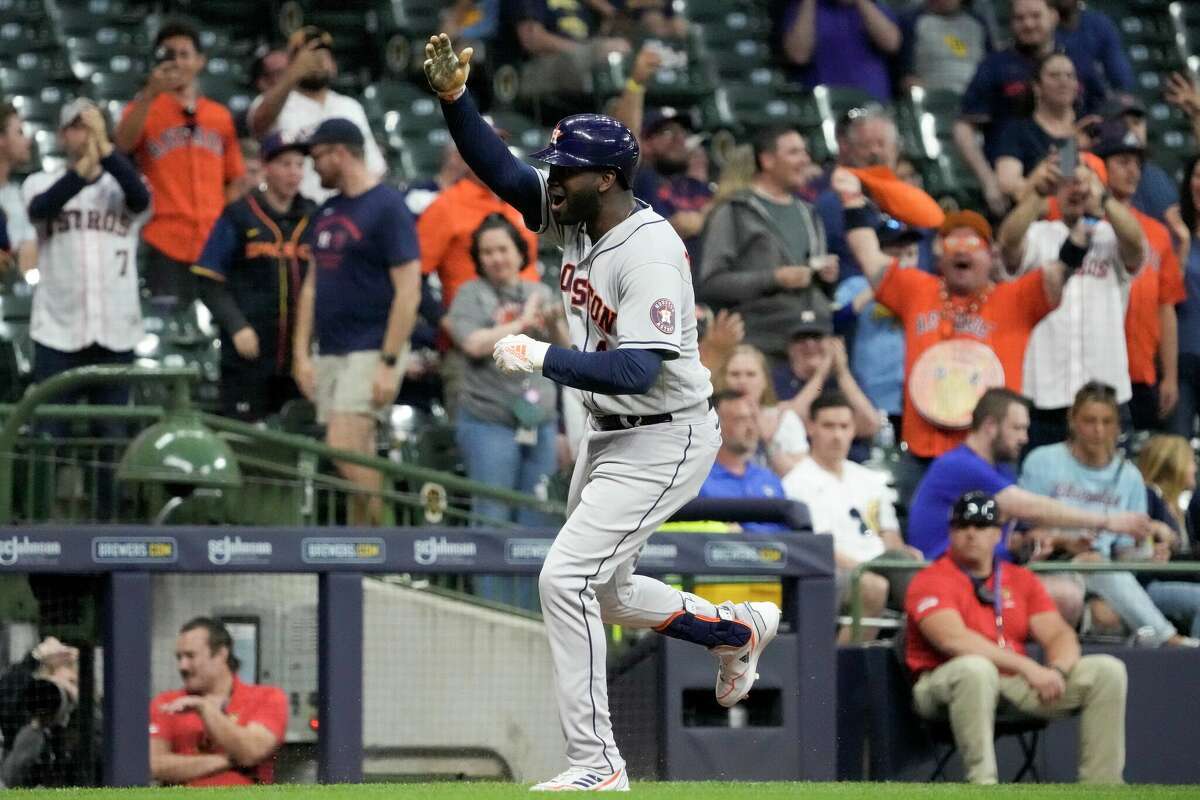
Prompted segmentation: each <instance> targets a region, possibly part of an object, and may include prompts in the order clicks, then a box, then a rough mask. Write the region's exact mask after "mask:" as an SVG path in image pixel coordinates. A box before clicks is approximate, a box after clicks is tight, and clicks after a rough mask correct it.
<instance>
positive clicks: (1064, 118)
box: [995, 52, 1079, 203]
mask: <svg viewBox="0 0 1200 800" xmlns="http://www.w3.org/2000/svg"><path fill="white" fill-rule="evenodd" d="M1031 86H1032V89H1033V101H1034V107H1033V114H1032V115H1030V116H1029V117H1023V118H1020V119H1014V120H1011V121H1009V123H1008V124H1007V125H1006V126H1005V128H1004V130H1002V131H1001V132H1000V141H999V143H998V144H997V145H996V163H995V167H996V180H997V181H998V182H999V183H1000V189H1001V190H1002V191H1003V192H1004V193H1005V194H1007V195H1008V196H1009V197H1010V198H1011V199H1012V200H1013V202H1014V203H1015V202H1017V201H1018V200H1020V198H1021V197H1022V196H1023V195H1024V194H1025V189H1026V183H1027V176H1029V175H1030V174H1031V173H1032V172H1033V171H1034V169H1036V168H1037V165H1038V164H1039V163H1041V161H1042V160H1043V159H1044V158H1046V156H1047V155H1048V154H1050V153H1051V152H1058V153H1061V154H1062V155H1063V156H1064V161H1063V163H1064V164H1069V163H1070V160H1071V159H1073V158H1074V157H1075V156H1074V154H1073V153H1072V152H1071V150H1072V149H1073V148H1074V147H1075V98H1076V96H1078V94H1079V79H1078V78H1077V77H1075V65H1074V64H1073V63H1072V62H1071V59H1070V58H1068V57H1067V55H1066V54H1065V53H1059V52H1053V53H1050V54H1049V55H1047V56H1044V57H1042V58H1041V59H1040V60H1039V61H1038V64H1037V67H1036V69H1035V70H1034V73H1033V81H1032V84H1031ZM1068 171H1069V167H1068Z"/></svg>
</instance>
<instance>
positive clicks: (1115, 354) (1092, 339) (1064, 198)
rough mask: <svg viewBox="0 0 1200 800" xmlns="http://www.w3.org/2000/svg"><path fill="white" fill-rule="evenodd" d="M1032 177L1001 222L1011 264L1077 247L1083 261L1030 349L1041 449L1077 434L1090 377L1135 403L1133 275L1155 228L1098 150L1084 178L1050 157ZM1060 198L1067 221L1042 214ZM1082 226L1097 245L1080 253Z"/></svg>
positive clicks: (1024, 264) (1029, 380)
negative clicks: (1123, 192) (1118, 193)
mask: <svg viewBox="0 0 1200 800" xmlns="http://www.w3.org/2000/svg"><path fill="white" fill-rule="evenodd" d="M1031 179H1032V181H1033V183H1034V186H1037V187H1040V188H1038V189H1037V190H1032V189H1031V190H1030V191H1029V192H1027V194H1026V196H1025V197H1024V198H1022V200H1021V202H1020V204H1019V205H1018V206H1017V207H1016V208H1015V209H1013V212H1012V213H1011V214H1009V215H1008V217H1007V218H1006V219H1005V220H1004V224H1003V225H1001V226H1000V234H999V239H1000V250H1001V253H1002V254H1003V256H1004V260H1005V264H1006V266H1008V268H1009V269H1010V270H1011V271H1015V272H1017V273H1019V274H1021V275H1026V274H1029V273H1030V272H1031V271H1037V270H1040V269H1043V268H1044V266H1043V265H1045V264H1047V263H1050V262H1053V261H1055V260H1056V257H1057V259H1058V260H1059V261H1060V263H1061V262H1062V261H1063V259H1064V255H1068V254H1069V256H1070V259H1072V260H1073V261H1074V263H1075V266H1076V268H1077V269H1076V270H1072V272H1073V275H1072V280H1070V281H1069V282H1067V283H1066V285H1065V287H1064V289H1063V292H1062V304H1061V305H1059V307H1058V308H1056V309H1055V310H1054V311H1053V312H1052V313H1051V314H1048V315H1047V316H1046V319H1045V320H1043V321H1041V322H1040V323H1039V324H1038V326H1037V328H1036V329H1035V330H1034V332H1033V335H1032V336H1030V338H1029V347H1028V349H1027V350H1026V352H1025V369H1024V372H1023V377H1024V383H1023V384H1022V393H1023V394H1024V395H1025V396H1026V397H1028V398H1029V399H1030V400H1032V401H1033V407H1034V408H1033V424H1032V427H1031V429H1030V432H1029V445H1030V447H1031V448H1033V447H1040V446H1041V445H1044V444H1054V443H1055V442H1061V441H1062V440H1063V439H1065V438H1067V410H1068V408H1069V407H1070V405H1071V402H1072V400H1073V399H1074V397H1075V392H1076V391H1078V390H1079V387H1081V386H1083V385H1084V384H1085V383H1087V382H1088V381H1091V380H1099V381H1103V382H1104V383H1106V384H1108V385H1110V386H1115V387H1116V390H1117V402H1118V403H1121V404H1122V405H1126V404H1128V403H1129V400H1130V398H1131V397H1132V388H1131V385H1130V380H1129V359H1128V352H1127V349H1126V345H1125V326H1124V320H1125V307H1126V305H1127V303H1128V301H1129V285H1130V276H1131V275H1133V274H1134V273H1136V272H1137V271H1138V270H1139V269H1140V268H1141V266H1142V261H1143V253H1144V247H1143V242H1144V239H1145V234H1143V233H1142V226H1141V225H1139V224H1138V221H1137V218H1136V217H1134V215H1133V212H1132V210H1131V209H1130V208H1129V207H1128V206H1126V205H1125V204H1124V203H1121V202H1120V201H1118V200H1117V199H1116V198H1115V197H1113V196H1112V195H1111V194H1110V193H1109V191H1108V170H1107V168H1106V167H1105V166H1104V162H1103V161H1101V160H1100V159H1099V158H1097V157H1096V156H1094V155H1092V154H1091V153H1085V154H1084V157H1083V158H1082V159H1081V161H1080V163H1079V165H1078V167H1077V168H1076V170H1075V173H1074V175H1066V176H1061V177H1060V176H1058V175H1057V169H1055V165H1054V159H1050V160H1049V163H1047V162H1043V163H1042V164H1041V165H1039V166H1038V168H1037V169H1036V170H1034V175H1032V176H1031ZM1051 195H1053V197H1054V198H1055V200H1057V204H1058V210H1059V216H1060V218H1059V219H1039V218H1040V217H1045V216H1047V214H1048V212H1049V211H1050V196H1051ZM1035 220H1036V221H1035ZM1080 228H1083V229H1086V231H1087V240H1088V244H1087V245H1086V246H1083V247H1082V249H1081V250H1074V249H1072V248H1071V247H1070V246H1069V242H1070V241H1071V240H1072V239H1073V238H1074V236H1075V234H1074V233H1073V231H1077V230H1079V229H1080ZM1080 244H1081V245H1082V242H1080ZM1127 414H1128V406H1127V405H1126V407H1125V408H1123V409H1122V415H1127ZM1127 421H1128V418H1127V417H1126V422H1127Z"/></svg>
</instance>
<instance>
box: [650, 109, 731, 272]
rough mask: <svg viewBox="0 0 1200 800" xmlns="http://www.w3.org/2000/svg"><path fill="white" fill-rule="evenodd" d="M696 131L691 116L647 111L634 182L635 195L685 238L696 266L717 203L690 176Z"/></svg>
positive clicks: (703, 185) (710, 191) (702, 184)
mask: <svg viewBox="0 0 1200 800" xmlns="http://www.w3.org/2000/svg"><path fill="white" fill-rule="evenodd" d="M694 130H695V128H694V126H693V123H692V119H691V117H690V115H689V114H687V113H684V112H679V111H677V110H675V109H674V108H671V107H669V106H666V107H663V108H656V109H651V110H650V111H648V112H646V120H645V122H643V123H642V135H641V137H640V139H639V141H640V142H641V146H642V160H641V162H640V163H639V164H638V171H637V176H636V177H635V178H634V179H633V195H634V197H638V198H640V199H642V200H645V201H646V202H647V203H649V204H650V207H651V208H653V209H654V210H655V211H657V212H658V213H659V214H660V215H661V216H662V218H663V219H665V220H667V222H669V223H671V227H672V228H674V229H675V232H676V233H678V234H679V238H680V239H683V244H684V246H685V247H687V251H688V255H689V256H690V257H691V259H692V263H693V264H699V263H700V244H701V237H700V234H701V233H702V232H703V230H704V222H705V220H707V219H708V211H709V209H710V208H712V204H713V189H712V187H711V186H710V185H709V184H707V183H705V182H704V181H702V180H699V179H697V178H693V177H692V176H691V175H688V174H687V168H688V158H689V155H690V151H689V148H688V136H689V135H690V134H691V133H693V132H694Z"/></svg>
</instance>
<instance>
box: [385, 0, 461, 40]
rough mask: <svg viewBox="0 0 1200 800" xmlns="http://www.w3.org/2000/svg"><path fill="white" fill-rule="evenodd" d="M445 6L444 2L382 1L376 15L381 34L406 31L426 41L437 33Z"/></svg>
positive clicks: (435, 0)
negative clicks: (426, 38)
mask: <svg viewBox="0 0 1200 800" xmlns="http://www.w3.org/2000/svg"><path fill="white" fill-rule="evenodd" d="M445 6H446V3H444V2H442V0H380V2H377V3H376V4H375V13H376V15H377V19H378V20H379V30H380V32H381V33H384V34H388V33H394V32H396V31H406V32H409V33H411V34H413V35H414V36H415V37H416V38H418V39H424V38H425V37H427V36H429V35H431V34H433V33H435V32H436V31H437V28H438V23H439V21H440V17H441V12H442V9H443V8H445Z"/></svg>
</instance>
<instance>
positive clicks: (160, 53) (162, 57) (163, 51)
mask: <svg viewBox="0 0 1200 800" xmlns="http://www.w3.org/2000/svg"><path fill="white" fill-rule="evenodd" d="M177 58H179V54H178V53H176V52H175V50H174V49H173V48H170V47H167V46H166V45H162V46H160V47H159V48H158V49H157V50H155V51H154V66H156V67H157V66H158V65H159V64H165V63H167V62H168V61H175V60H176V59H177Z"/></svg>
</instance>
